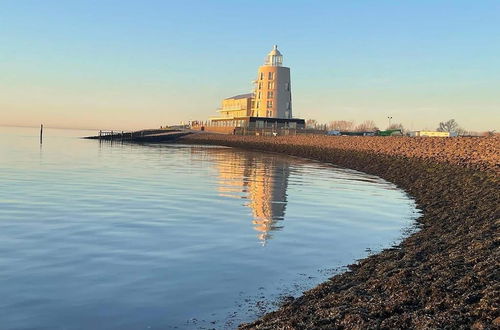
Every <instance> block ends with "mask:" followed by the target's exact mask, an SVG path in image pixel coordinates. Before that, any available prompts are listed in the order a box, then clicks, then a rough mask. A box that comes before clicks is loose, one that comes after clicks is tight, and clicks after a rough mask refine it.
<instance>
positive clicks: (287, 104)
mask: <svg viewBox="0 0 500 330" xmlns="http://www.w3.org/2000/svg"><path fill="white" fill-rule="evenodd" d="M286 109H287V110H290V102H286Z"/></svg>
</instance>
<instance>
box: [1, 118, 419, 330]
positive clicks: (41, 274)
mask: <svg viewBox="0 0 500 330" xmlns="http://www.w3.org/2000/svg"><path fill="white" fill-rule="evenodd" d="M92 133H94V132H85V131H69V130H55V129H48V130H46V134H45V135H46V137H45V139H44V144H43V145H42V146H40V145H39V143H38V136H37V134H38V130H37V129H32V128H0V328H2V329H165V328H174V327H178V328H207V327H208V328H234V327H235V326H236V325H237V324H238V323H240V322H242V321H249V320H252V319H254V318H256V317H257V316H259V315H261V314H262V313H263V312H265V311H268V310H270V309H273V308H275V307H276V306H275V303H277V302H279V299H280V297H282V296H288V295H294V296H297V295H300V293H301V292H302V291H304V290H306V289H309V288H311V287H313V286H314V285H316V284H318V283H320V282H321V281H324V280H325V279H327V278H328V277H330V276H332V275H333V274H334V273H336V272H338V271H340V270H342V269H343V267H344V266H345V265H347V264H350V263H352V262H354V261H355V260H356V259H359V258H362V257H364V256H366V255H368V254H369V253H373V252H376V251H379V250H380V249H382V248H385V247H389V246H391V245H392V244H394V243H395V242H396V241H398V240H400V239H401V237H402V236H404V234H405V232H407V231H409V230H411V228H412V224H413V223H414V219H415V218H416V217H417V216H418V212H417V211H416V209H415V205H414V202H413V201H412V200H411V199H409V198H408V196H407V195H405V193H404V192H402V191H401V190H399V189H397V188H396V187H395V186H394V185H392V184H391V183H388V182H386V181H384V180H382V179H380V178H377V177H374V176H370V175H366V174H363V173H359V172H355V171H352V170H347V169H342V168H337V167H333V166H330V165H325V164H320V163H316V162H312V161H307V160H303V159H298V158H292V157H286V156H282V155H275V154H266V153H257V152H250V151H243V150H237V149H231V148H224V147H208V146H189V145H180V144H149V145H135V144H120V143H114V144H110V143H99V142H98V141H94V140H81V139H78V138H76V137H78V136H85V135H90V134H92Z"/></svg>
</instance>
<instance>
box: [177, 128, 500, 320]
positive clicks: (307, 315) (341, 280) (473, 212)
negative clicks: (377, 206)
mask: <svg viewBox="0 0 500 330" xmlns="http://www.w3.org/2000/svg"><path fill="white" fill-rule="evenodd" d="M179 142H182V143H190V144H216V145H223V146H230V147H239V148H244V149H254V150H261V151H271V152H278V153H284V154H288V155H292V156H299V157H304V158H310V159H315V160H319V161H323V162H328V163H333V164H335V165H338V166H342V167H346V168H351V169H354V170H358V171H362V172H365V173H368V174H372V175H377V176H379V177H381V178H383V179H385V180H387V181H390V182H392V183H394V184H396V185H397V186H398V187H400V188H402V189H403V190H405V191H406V192H407V193H408V194H409V195H410V196H411V197H412V198H414V199H415V202H416V204H417V207H418V208H419V209H421V210H422V216H421V217H420V218H419V219H417V223H418V225H419V227H420V230H419V231H418V232H417V233H414V234H412V235H410V236H409V237H407V238H406V239H405V240H403V241H402V242H401V243H400V244H399V245H398V246H397V247H394V248H391V249H387V250H384V251H382V252H380V253H378V254H376V255H372V256H369V257H367V258H365V259H362V260H359V261H358V262H357V263H356V264H353V265H349V267H348V268H349V270H348V271H347V272H345V273H342V274H339V275H336V276H334V277H332V278H331V279H329V280H327V281H326V282H324V283H322V284H320V285H318V286H317V287H315V288H313V289H311V290H309V291H306V292H305V293H304V294H303V295H302V296H301V297H299V298H296V299H294V300H291V301H288V302H287V303H286V304H284V305H282V306H281V307H280V308H279V309H278V310H276V311H274V312H271V313H268V314H266V315H264V316H263V317H262V318H260V319H258V320H256V321H254V322H252V323H248V324H242V325H240V327H241V328H242V329H274V328H293V329H295V328H299V329H301V328H303V329H305V328H324V329H327V328H328V329H331V328H378V327H382V328H406V327H410V328H442V327H453V328H461V327H463V328H471V327H472V328H477V329H486V328H492V327H498V326H500V314H499V310H498V296H500V289H499V288H500V286H499V284H498V279H499V271H498V270H497V268H498V267H497V266H498V265H497V264H498V260H500V253H499V248H498V247H499V243H500V242H499V241H498V240H496V241H495V239H496V233H498V222H499V215H498V214H497V213H498V211H497V205H498V203H499V200H500V196H499V192H498V191H499V189H498V188H499V180H498V179H499V177H498V172H499V171H498V167H499V162H498V156H496V155H497V154H498V144H499V142H500V139H498V138H481V140H479V139H477V140H476V139H457V138H451V139H450V138H448V139H439V138H437V139H436V138H420V139H419V138H417V139H415V138H394V137H381V138H376V137H375V138H374V137H362V138H359V137H357V138H353V137H326V136H288V137H253V136H231V135H217V134H207V133H201V134H193V135H189V136H185V137H183V138H181V139H180V140H179ZM326 266H327V265H326Z"/></svg>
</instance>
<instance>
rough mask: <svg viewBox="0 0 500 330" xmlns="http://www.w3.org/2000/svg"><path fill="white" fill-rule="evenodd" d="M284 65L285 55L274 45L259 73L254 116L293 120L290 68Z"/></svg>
mask: <svg viewBox="0 0 500 330" xmlns="http://www.w3.org/2000/svg"><path fill="white" fill-rule="evenodd" d="M282 65H283V55H281V53H280V51H279V50H278V46H277V45H274V47H273V49H272V50H271V51H270V52H269V54H268V55H267V57H266V61H265V63H264V65H263V66H261V67H259V71H258V72H257V80H256V82H255V83H256V86H255V100H254V108H253V111H252V112H253V113H252V115H253V116H255V117H267V118H284V119H290V118H292V92H291V90H292V89H291V85H290V68H287V67H284V66H282Z"/></svg>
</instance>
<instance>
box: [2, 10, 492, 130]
mask: <svg viewBox="0 0 500 330" xmlns="http://www.w3.org/2000/svg"><path fill="white" fill-rule="evenodd" d="M498 21H500V3H499V2H497V1H477V2H470V1H440V2H435V1H430V0H423V1H405V2H393V1H377V2H370V3H369V2H351V1H349V2H346V1H315V2H306V1H274V2H267V1H266V2H264V1H253V2H245V3H243V2H234V1H202V0H198V1H194V0H187V1H183V2H174V1H172V2H171V1H140V2H139V1H126V0H124V1H118V0H109V1H97V2H93V1H83V0H75V1H71V2H60V1H55V0H47V1H43V2H42V1H35V0H25V1H14V0H7V1H3V2H1V3H0V48H1V52H0V125H8V126H34V127H36V126H39V125H40V124H41V123H43V124H44V125H45V126H47V127H64V128H90V129H117V130H118V129H124V130H125V129H127V130H128V129H142V128H154V127H159V126H163V125H168V124H176V123H180V122H181V121H183V122H187V121H189V120H207V119H208V118H209V117H210V116H213V115H215V114H216V112H215V110H216V108H218V107H219V106H220V102H221V100H222V99H223V98H226V97H230V96H233V95H237V94H243V93H248V92H250V91H251V89H252V83H251V81H252V80H254V79H255V77H256V73H257V68H258V66H259V65H261V64H262V63H263V60H264V57H265V55H266V54H267V53H268V52H269V51H270V50H271V48H272V46H273V45H274V44H277V45H278V47H279V49H280V51H281V52H282V53H283V56H284V61H283V65H285V66H288V67H290V68H291V79H292V97H293V113H294V117H300V118H305V119H310V118H312V119H316V120H318V121H319V122H322V123H327V122H329V121H332V120H353V121H356V122H358V123H359V122H361V121H364V120H373V121H375V122H376V124H377V125H378V126H379V127H381V128H385V127H386V126H387V124H388V119H387V117H388V116H391V117H392V123H402V124H403V125H404V126H405V127H406V128H408V129H414V130H417V129H435V128H436V127H437V126H438V124H439V122H440V121H446V120H448V119H452V118H453V119H455V120H456V121H457V122H458V123H459V124H460V126H462V127H464V128H465V129H467V130H471V131H486V130H499V129H500V97H499V96H498V94H499V92H498V90H499V88H500V58H499V57H498V54H500V25H499V24H498Z"/></svg>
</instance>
